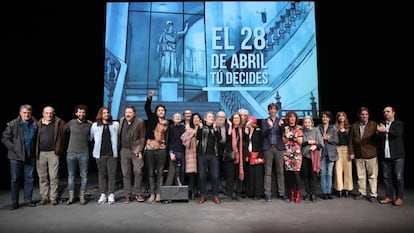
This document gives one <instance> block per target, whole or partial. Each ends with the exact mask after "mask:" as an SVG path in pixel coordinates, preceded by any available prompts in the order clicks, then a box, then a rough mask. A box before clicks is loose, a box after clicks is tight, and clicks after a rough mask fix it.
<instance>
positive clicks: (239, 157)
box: [231, 127, 244, 180]
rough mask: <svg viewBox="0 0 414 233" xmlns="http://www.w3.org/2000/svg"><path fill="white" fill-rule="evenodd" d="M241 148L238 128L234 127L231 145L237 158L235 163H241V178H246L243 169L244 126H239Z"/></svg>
mask: <svg viewBox="0 0 414 233" xmlns="http://www.w3.org/2000/svg"><path fill="white" fill-rule="evenodd" d="M238 129H239V132H238V135H239V149H237V134H236V129H235V128H233V129H232V132H231V145H232V148H233V151H234V153H235V156H234V157H235V159H234V164H237V163H238V164H239V179H240V180H244V170H243V141H242V140H243V132H242V128H241V127H239V128H238Z"/></svg>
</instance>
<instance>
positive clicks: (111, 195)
mask: <svg viewBox="0 0 414 233" xmlns="http://www.w3.org/2000/svg"><path fill="white" fill-rule="evenodd" d="M114 203H115V194H113V193H111V194H109V196H108V204H110V205H112V204H114Z"/></svg>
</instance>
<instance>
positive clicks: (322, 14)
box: [0, 1, 414, 189]
mask: <svg viewBox="0 0 414 233" xmlns="http://www.w3.org/2000/svg"><path fill="white" fill-rule="evenodd" d="M88 2H89V1H88ZM391 3H392V2H390V3H388V4H385V3H379V2H365V3H361V2H359V1H316V7H317V8H316V19H317V43H318V65H319V81H320V85H319V86H320V92H319V94H320V100H319V101H320V109H321V110H330V111H331V112H332V113H334V114H336V112H337V111H342V110H343V111H345V112H347V113H348V116H349V118H350V120H351V122H354V121H356V120H357V117H356V112H357V109H358V108H359V107H360V106H367V107H368V108H369V109H370V111H371V115H370V118H371V119H373V120H375V121H379V120H381V119H382V109H383V107H384V105H386V104H391V105H393V106H394V107H395V108H396V111H397V115H396V116H397V117H398V118H400V119H401V120H404V121H405V123H406V128H405V132H406V136H405V137H406V152H407V159H406V175H405V177H406V184H407V185H409V186H414V182H413V179H411V177H412V176H413V174H414V172H413V171H412V170H413V169H410V167H411V164H412V162H413V159H412V158H411V157H412V156H411V151H412V149H411V148H410V147H409V146H408V145H409V143H410V142H411V136H410V132H411V131H412V124H411V122H410V118H409V115H408V110H409V108H410V107H411V104H410V101H411V98H410V97H409V96H410V94H411V93H412V92H411V89H412V88H411V87H410V84H409V83H411V82H412V81H411V80H410V79H411V78H412V72H411V70H409V69H408V68H410V66H412V59H410V58H409V57H410V55H411V52H412V41H413V38H412V36H410V35H409V34H412V33H410V31H412V30H411V29H412V25H411V23H410V20H411V18H410V17H409V16H410V15H411V11H410V9H411V8H409V7H408V6H405V5H404V4H402V3H401V2H395V3H394V4H391ZM2 9H3V14H2V16H1V21H0V22H1V28H0V30H1V31H2V33H1V36H0V38H1V46H2V47H1V53H0V54H1V56H2V62H1V66H0V67H1V73H0V75H1V77H2V82H3V83H2V84H1V92H0V94H1V96H0V100H2V111H1V115H0V131H1V132H2V131H3V130H4V128H5V126H6V123H7V122H8V121H10V120H11V119H14V118H16V117H17V116H18V112H19V107H20V105H21V104H25V103H28V104H31V105H32V106H33V107H34V116H35V117H36V118H40V117H41V110H42V108H43V107H44V106H45V105H48V104H50V105H52V106H54V107H55V109H56V113H57V115H58V116H60V117H61V118H63V119H64V120H66V121H68V120H69V119H71V118H73V117H74V114H73V112H74V107H75V106H76V105H77V104H80V103H83V104H86V105H88V107H89V110H90V111H89V112H90V114H89V119H91V120H93V119H94V118H95V115H96V113H97V111H98V109H99V108H100V107H102V103H103V100H102V99H103V64H104V62H103V61H104V60H103V59H104V39H105V36H104V34H105V33H104V31H105V2H102V1H96V2H93V3H82V4H80V3H76V2H69V1H63V2H60V1H58V2H55V3H53V4H48V3H39V2H36V3H33V2H30V3H23V2H18V3H8V6H3V7H2ZM0 149H1V150H0V166H1V167H0V171H1V172H0V174H1V177H2V178H1V179H0V188H2V189H3V188H8V186H9V182H10V179H9V171H8V167H9V164H8V160H7V154H6V151H5V148H4V146H3V145H2V144H1V145H0Z"/></svg>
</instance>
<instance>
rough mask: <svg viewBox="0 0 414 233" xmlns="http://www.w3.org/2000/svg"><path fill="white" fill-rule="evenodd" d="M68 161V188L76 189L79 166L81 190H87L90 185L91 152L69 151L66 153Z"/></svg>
mask: <svg viewBox="0 0 414 233" xmlns="http://www.w3.org/2000/svg"><path fill="white" fill-rule="evenodd" d="M66 162H67V164H68V190H74V189H75V176H76V170H77V168H78V166H79V174H80V178H81V187H80V190H81V191H86V189H87V186H88V166H89V153H72V152H68V154H67V155H66Z"/></svg>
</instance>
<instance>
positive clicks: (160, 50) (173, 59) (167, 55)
mask: <svg viewBox="0 0 414 233" xmlns="http://www.w3.org/2000/svg"><path fill="white" fill-rule="evenodd" d="M173 27H174V25H173V22H172V21H171V20H168V21H167V22H166V24H165V29H164V31H163V32H162V34H161V36H160V39H159V42H158V46H157V55H158V57H159V58H160V60H161V66H160V76H161V77H170V78H173V77H176V76H177V51H176V46H177V41H178V40H179V39H180V38H181V37H182V36H184V35H185V33H187V29H188V22H186V23H185V28H184V30H183V31H181V32H177V31H174V29H173Z"/></svg>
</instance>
